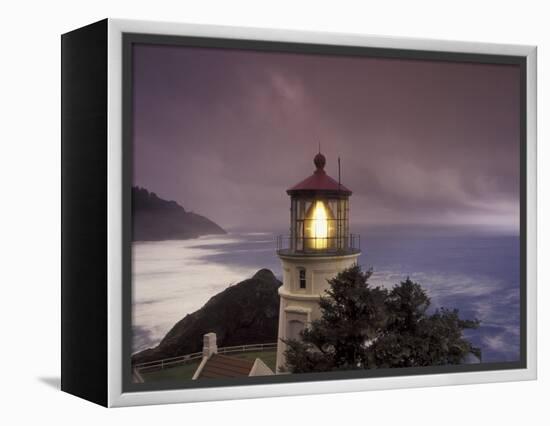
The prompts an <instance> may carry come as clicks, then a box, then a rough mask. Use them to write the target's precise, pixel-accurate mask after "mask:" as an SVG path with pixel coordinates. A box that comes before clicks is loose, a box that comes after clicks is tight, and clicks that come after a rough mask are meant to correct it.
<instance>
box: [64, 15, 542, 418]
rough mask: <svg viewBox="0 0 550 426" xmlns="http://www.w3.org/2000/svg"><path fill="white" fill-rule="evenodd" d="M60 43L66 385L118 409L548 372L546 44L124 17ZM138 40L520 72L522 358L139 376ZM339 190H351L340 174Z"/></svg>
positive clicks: (504, 378)
mask: <svg viewBox="0 0 550 426" xmlns="http://www.w3.org/2000/svg"><path fill="white" fill-rule="evenodd" d="M61 41H62V218H61V220H62V350H61V352H62V390H64V391H66V392H68V393H71V394H74V395H77V396H80V397H82V398H85V399H88V400H90V401H93V402H96V403H98V404H101V405H104V406H113V407H114V406H130V405H145V404H160V403H177V402H195V401H210V400H220V399H237V398H257V397H270V396H283V395H302V394H314V393H328V392H350V391H366V390H377V389H393V388H405V387H421V386H439V385H455V384H471V383H489V382H504V381H517V380H533V379H536V365H537V354H536V351H537V349H536V247H537V246H536V220H537V218H536V48H535V47H534V46H519V45H504V44H486V43H470V42H455V41H439V40H421V39H407V38H395V37H375V36H365V35H351V34H335V33H314V32H302V31H287V30H274V29H257V28H236V27H223V26H207V25H194V24H179V23H160V22H147V21H130V20H118V19H105V20H102V21H99V22H97V23H95V24H91V25H89V26H87V27H83V28H80V29H77V30H75V31H72V32H70V33H67V34H64V35H63V36H62V40H61ZM136 44H140V45H148V44H149V45H163V46H187V47H194V48H215V49H228V50H231V49H233V50H235V49H240V50H244V51H258V52H286V53H289V52H290V53H293V54H297V55H308V54H309V55H310V54H324V55H328V56H331V55H332V56H336V57H338V56H339V57H345V56H355V57H361V56H362V57H376V58H401V59H412V60H424V61H448V62H459V63H470V62H471V63H480V62H481V63H491V64H514V65H516V66H517V67H519V70H520V71H519V73H520V86H521V89H520V98H521V101H520V102H521V105H520V108H519V110H520V119H519V123H520V125H519V133H520V135H519V140H520V142H519V146H520V152H519V153H518V159H519V161H520V163H521V164H520V167H519V170H520V175H519V204H520V209H519V210H520V213H519V237H520V243H519V244H520V259H519V265H520V266H519V268H520V283H519V297H520V303H519V306H520V312H519V313H518V317H519V318H520V319H519V322H520V345H519V346H520V357H519V360H518V361H517V362H515V363H509V362H506V363H498V362H495V363H493V364H483V363H480V364H470V365H457V366H450V365H445V366H443V367H441V366H433V367H418V368H414V367H413V368H407V369H406V371H405V370H401V369H375V370H365V371H363V372H358V371H357V370H350V371H337V372H330V373H306V374H301V375H279V374H275V375H272V376H260V377H246V378H243V379H238V380H233V381H232V382H227V381H224V380H214V379H212V380H210V381H209V382H206V383H205V382H204V381H194V382H191V381H188V382H186V383H182V382H172V383H163V384H162V385H158V384H148V383H136V382H135V380H133V375H134V374H135V373H136V371H135V368H133V367H134V366H133V364H132V363H130V362H129V359H130V358H131V357H132V334H131V332H130V330H131V329H132V298H131V297H130V296H131V293H132V232H133V230H132V185H133V181H132V179H133V176H134V175H133V170H132V169H133V158H134V157H133V156H132V153H133V152H132V149H133V140H134V139H133V138H134V131H135V122H134V121H133V114H134V109H133V105H134V104H133V98H132V94H133V92H134V89H135V86H134V81H133V74H132V67H133V66H134V63H135V62H134V59H135V58H134V56H133V50H132V49H133V46H134V45H136ZM320 151H321V147H319V154H320ZM316 165H317V163H316ZM323 166H324V160H323ZM321 168H322V167H321ZM338 186H339V188H338V191H339V193H340V191H341V188H340V180H339V179H338ZM346 244H347V243H346ZM274 250H275V248H274ZM279 254H280V253H279ZM304 280H305V278H304ZM206 331H207V330H205V332H206ZM138 373H139V372H138Z"/></svg>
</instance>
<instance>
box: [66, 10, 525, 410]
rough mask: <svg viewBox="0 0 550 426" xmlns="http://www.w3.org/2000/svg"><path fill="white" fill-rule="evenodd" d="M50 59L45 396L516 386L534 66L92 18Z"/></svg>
mask: <svg viewBox="0 0 550 426" xmlns="http://www.w3.org/2000/svg"><path fill="white" fill-rule="evenodd" d="M61 42H62V389H63V390H64V391H66V392H69V393H72V394H74V395H77V396H80V397H83V398H85V399H88V400H90V401H93V402H96V403H99V404H102V405H105V406H123V405H141V404H155V403H172V402H190V401H206V400H216V399H232V398H254V397H266V396H280V395H298V394H307V393H324V392H344V391H358V390H372V389H389V388H401V387H415V386H436V385H445V384H468V383H486V382H500V381H512V380H532V379H535V378H536V48H535V47H533V46H518V45H500V44H484V43H466V42H454V41H436V40H420V39H406V38H393V37H372V36H363V35H350V34H333V33H312V32H300V31H283V30H268V29H255V28H254V29H253V28H233V27H219V26H203V25H189V24H176V23H157V22H144V21H126V20H112V19H106V20H103V21H100V22H97V23H95V24H91V25H89V26H87V27H83V28H80V29H77V30H75V31H72V32H70V33H67V34H64V35H63V36H62V39H61Z"/></svg>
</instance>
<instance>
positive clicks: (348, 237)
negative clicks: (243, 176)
mask: <svg viewBox="0 0 550 426" xmlns="http://www.w3.org/2000/svg"><path fill="white" fill-rule="evenodd" d="M313 163H314V165H315V171H314V172H313V174H312V175H311V176H309V177H308V178H306V179H304V180H303V181H301V182H299V183H298V184H296V185H294V186H293V187H291V188H289V189H288V190H287V191H286V192H287V194H288V195H289V196H290V235H284V236H279V237H278V238H277V255H278V256H279V258H280V259H281V263H282V270H283V285H282V286H281V287H280V288H279V296H280V307H279V331H278V339H277V373H282V372H285V370H286V360H285V355H284V353H285V350H286V345H285V343H284V342H283V340H288V339H300V332H301V331H302V330H303V329H304V328H305V327H307V325H308V324H309V323H310V322H311V321H313V320H315V319H317V318H319V317H320V308H319V299H320V297H321V296H323V295H324V292H325V290H326V289H328V282H327V280H329V279H331V278H333V277H334V276H336V274H337V273H338V272H340V271H342V270H343V269H346V268H348V267H350V266H352V265H354V264H355V263H357V258H358V257H359V255H360V254H361V250H360V238H359V236H358V235H355V234H350V228H349V198H350V196H351V191H350V190H349V189H348V188H346V187H345V186H344V185H342V184H341V182H340V170H338V175H339V176H338V181H336V180H335V179H333V178H331V177H330V176H329V175H328V174H327V173H326V172H325V165H326V158H325V156H324V155H323V154H321V153H320V152H319V153H318V154H317V155H315V157H314V159H313ZM338 169H339V167H338Z"/></svg>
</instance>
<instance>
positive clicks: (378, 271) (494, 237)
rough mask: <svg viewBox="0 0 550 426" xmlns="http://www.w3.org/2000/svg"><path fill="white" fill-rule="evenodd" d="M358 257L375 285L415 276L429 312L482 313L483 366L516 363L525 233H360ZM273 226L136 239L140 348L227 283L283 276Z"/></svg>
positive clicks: (475, 334) (474, 335) (475, 335)
mask: <svg viewBox="0 0 550 426" xmlns="http://www.w3.org/2000/svg"><path fill="white" fill-rule="evenodd" d="M358 231H359V232H358V233H360V234H361V248H362V254H361V256H360V257H359V263H360V264H361V265H362V266H363V268H364V269H368V268H370V267H372V268H373V270H374V275H373V277H372V278H371V284H373V285H380V286H386V287H388V288H390V287H391V286H393V285H395V284H396V283H398V282H399V281H401V280H404V279H405V278H406V277H407V276H409V277H410V278H411V279H412V280H413V281H416V282H418V283H420V284H421V285H422V286H423V288H425V289H426V290H427V291H428V295H429V296H430V297H431V300H432V309H435V308H437V307H447V308H458V309H459V310H460V314H461V316H462V317H464V318H478V319H479V320H481V326H480V328H479V329H478V330H472V331H468V332H467V336H468V337H469V338H470V339H471V340H472V341H473V343H474V344H475V345H477V346H480V347H481V349H482V357H483V362H498V361H515V360H518V359H519V343H520V331H519V323H520V321H519V318H520V317H519V314H520V310H519V306H520V305H519V282H520V269H519V237H518V236H517V235H510V234H509V233H504V232H502V231H498V230H495V231H490V232H489V231H487V230H484V231H483V232H480V230H477V229H464V228H428V227H423V228H419V227H403V226H402V227H386V228H382V227H378V228H365V229H360V230H358ZM276 234H277V233H276V232H273V233H272V232H268V233H263V232H246V231H234V232H231V233H229V234H228V235H223V236H210V237H202V238H199V239H195V240H184V241H160V242H143V243H142V242H138V243H134V244H133V250H132V251H133V335H134V340H133V349H134V351H139V350H142V349H145V348H148V347H151V346H154V345H156V344H157V343H158V342H159V341H160V339H162V337H163V336H164V335H165V334H166V333H167V332H168V331H169V330H170V328H171V327H172V326H173V325H174V324H175V323H176V322H177V321H179V320H180V319H182V318H183V317H184V316H185V315H187V314H189V313H192V312H194V311H196V310H197V309H199V308H201V307H202V306H203V305H204V304H205V303H206V302H207V301H208V299H210V297H212V296H214V295H215V294H217V293H219V292H220V291H222V290H223V289H225V288H227V287H228V286H230V285H232V284H235V283H237V282H240V281H242V280H244V279H246V278H249V277H251V276H252V275H253V274H254V273H255V272H256V271H257V270H258V269H261V268H269V269H271V270H272V271H273V272H274V274H275V275H276V276H277V277H279V278H280V277H281V266H280V262H279V259H278V258H277V256H276V254H275V249H276V244H275V236H276Z"/></svg>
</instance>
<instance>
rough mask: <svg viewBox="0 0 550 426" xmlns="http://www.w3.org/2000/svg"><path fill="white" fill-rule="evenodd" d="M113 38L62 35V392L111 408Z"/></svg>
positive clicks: (101, 30) (86, 30)
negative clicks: (110, 55)
mask: <svg viewBox="0 0 550 426" xmlns="http://www.w3.org/2000/svg"><path fill="white" fill-rule="evenodd" d="M107 42H108V20H107V19H104V20H101V21H99V22H96V23H94V24H91V25H88V26H86V27H83V28H79V29H77V30H74V31H71V32H69V33H66V34H63V35H62V36H61V390H63V391H65V392H68V393H70V394H73V395H76V396H78V397H81V398H84V399H86V400H89V401H92V402H95V403H97V404H100V405H103V406H107V403H108V401H107V397H108V382H107V379H108V367H107V365H108V364H107V363H108V360H107V354H108V351H107V345H108V344H107V321H108V318H107V237H108V236H107V185H108V184H107V143H108V142H107V78H108V69H107V67H108V65H107V53H108V52H107Z"/></svg>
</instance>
